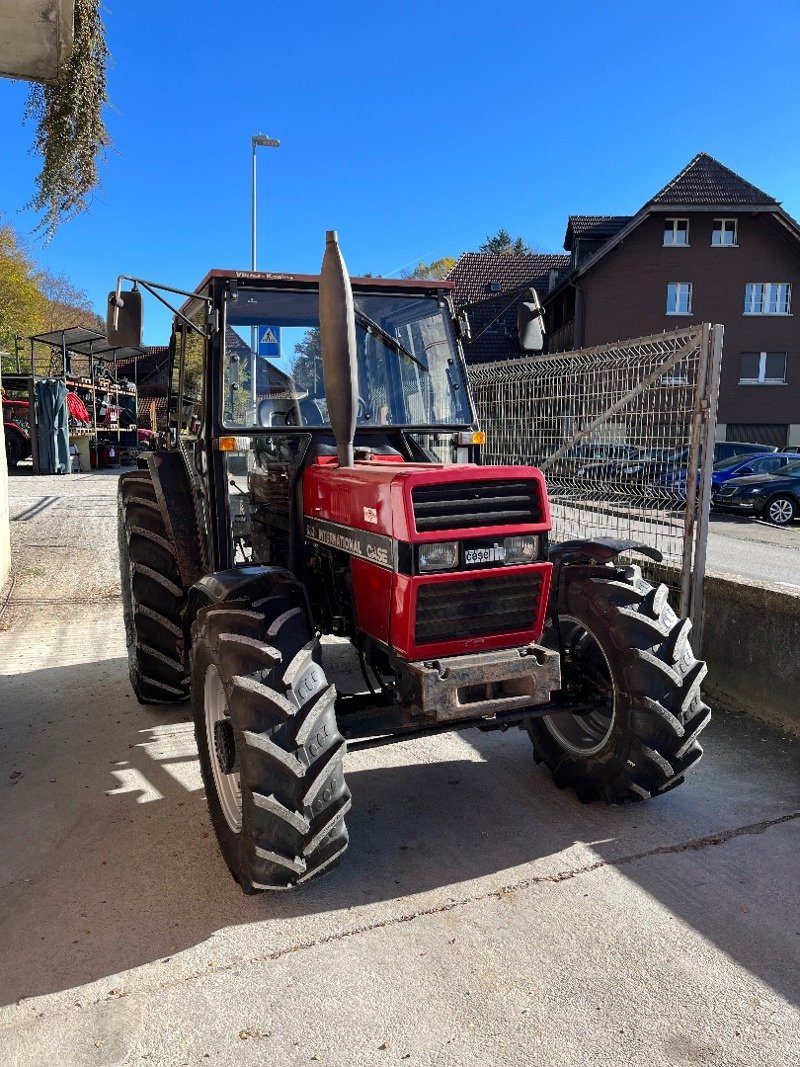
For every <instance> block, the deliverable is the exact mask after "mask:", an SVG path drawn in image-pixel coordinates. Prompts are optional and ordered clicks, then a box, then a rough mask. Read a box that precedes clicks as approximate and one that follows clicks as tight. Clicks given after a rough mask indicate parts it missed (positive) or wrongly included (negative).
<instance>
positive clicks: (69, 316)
mask: <svg viewBox="0 0 800 1067" xmlns="http://www.w3.org/2000/svg"><path fill="white" fill-rule="evenodd" d="M39 287H40V289H41V290H42V292H43V293H44V295H45V297H46V298H47V308H46V311H45V325H44V328H45V330H48V331H50V330H66V329H68V328H69V327H70V326H84V327H85V328H86V329H87V330H97V331H98V332H99V333H105V332H106V324H105V322H104V321H103V319H101V318H100V316H99V315H98V314H97V312H96V311H95V310H94V308H93V307H92V302H91V300H90V299H89V297H88V296H87V295H86V293H85V292H84V291H83V289H78V288H77V286H75V285H73V284H72V282H71V281H70V280H69V278H67V277H66V275H64V274H50V272H49V271H42V272H41V274H40V275H39Z"/></svg>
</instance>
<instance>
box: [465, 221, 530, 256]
mask: <svg viewBox="0 0 800 1067" xmlns="http://www.w3.org/2000/svg"><path fill="white" fill-rule="evenodd" d="M478 251H479V252H493V253H494V254H495V255H497V256H529V255H531V253H532V252H533V248H531V246H530V245H529V244H526V242H525V241H523V239H522V238H521V237H514V238H512V236H511V234H510V233H509V232H508V230H504V229H502V227H501V229H499V230H498V231H497V233H496V234H495V235H494V236H493V237H490V236H489V235H488V233H487V235H486V240H485V241H484V242H483V244H482V245H481V246H480V248H479V249H478Z"/></svg>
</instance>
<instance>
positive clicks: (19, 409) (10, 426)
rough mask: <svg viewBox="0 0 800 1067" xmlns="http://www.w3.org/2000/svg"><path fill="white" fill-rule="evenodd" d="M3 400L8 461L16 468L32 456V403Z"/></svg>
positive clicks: (7, 398)
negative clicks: (23, 460)
mask: <svg viewBox="0 0 800 1067" xmlns="http://www.w3.org/2000/svg"><path fill="white" fill-rule="evenodd" d="M2 400H3V433H4V434H5V438H6V461H7V463H8V465H9V467H16V465H17V464H18V463H19V461H20V460H22V459H27V458H28V456H29V455H30V454H31V426H30V407H31V405H30V403H29V402H28V401H27V400H11V399H10V398H9V397H7V396H4V397H3V398H2Z"/></svg>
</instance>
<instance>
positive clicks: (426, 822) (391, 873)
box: [0, 659, 797, 1004]
mask: <svg viewBox="0 0 800 1067" xmlns="http://www.w3.org/2000/svg"><path fill="white" fill-rule="evenodd" d="M0 694H1V695H2V700H0V707H2V711H1V712H0V726H1V727H2V735H0V736H2V740H3V742H4V744H3V746H2V747H0V792H2V794H3V797H2V800H3V808H2V810H3V819H2V824H0V855H2V856H3V871H2V876H0V884H2V888H3V894H4V908H3V910H2V916H0V1003H3V1004H7V1003H11V1002H15V1001H18V1000H19V999H20V998H23V997H24V998H29V997H34V996H40V995H43V994H48V993H54V992H57V991H61V990H66V989H73V990H76V992H77V999H78V1000H81V999H82V997H83V996H86V997H87V998H93V999H94V998H97V997H102V996H106V995H107V994H108V993H109V992H110V991H111V990H112V989H113V988H115V987H119V986H120V985H121V981H120V980H119V979H118V978H117V979H114V978H113V976H116V975H119V974H120V972H124V971H127V970H130V969H133V968H136V967H140V966H142V965H145V964H154V963H155V964H158V965H159V966H163V968H164V971H163V973H164V979H163V980H164V981H167V980H169V979H170V978H172V977H174V975H175V974H176V973H178V974H188V973H193V974H197V973H201V972H204V971H205V970H207V968H208V966H209V962H210V961H212V960H216V961H218V962H221V963H224V962H225V961H226V960H227V959H248V958H252V957H263V956H265V955H269V954H270V953H271V952H274V951H275V950H276V949H279V948H284V947H288V946H292V945H295V944H300V943H307V942H308V941H309V940H315V939H317V938H319V937H321V936H327V935H330V934H332V933H336V932H338V931H342V930H347V929H352V928H356V927H359V926H362V925H365V924H371V923H376V922H377V923H382V922H385V921H393V920H395V919H397V918H401V917H403V916H411V915H413V914H415V913H417V912H418V911H420V910H424V909H426V908H431V907H433V908H436V907H439V906H441V905H446V904H447V903H448V902H451V901H459V900H465V899H475V898H479V897H481V896H485V895H487V894H489V893H492V892H496V891H498V890H500V889H502V887H504V886H512V885H514V884H517V883H520V882H525V880H526V879H531V878H534V879H535V878H539V877H544V878H549V877H550V876H556V875H558V874H560V873H561V874H563V873H564V872H569V871H572V870H575V869H578V868H581V867H584V866H587V865H589V864H590V863H592V862H596V861H597V859H598V857H600V858H602V859H603V860H604V861H605V862H606V863H608V864H609V865H610V866H612V867H613V866H614V865H615V864H616V863H617V861H618V860H620V859H621V858H622V859H624V858H625V857H629V856H631V855H634V854H640V853H645V852H648V851H650V850H653V849H655V848H658V847H659V846H663V845H671V844H673V843H674V844H676V845H677V844H679V843H681V842H685V841H688V840H690V839H697V838H700V837H703V836H705V835H708V834H713V833H714V832H718V831H719V830H720V829H725V828H729V827H732V826H738V825H743V824H747V823H754V822H757V821H758V820H759V819H762V820H764V819H769V818H771V817H774V815H775V813H776V810H778V812H779V813H782V812H783V811H786V810H788V808H787V805H788V803H789V801H788V800H787V798H786V797H785V796H784V797H782V798H781V797H780V794H779V793H778V794H776V790H775V787H774V784H771V783H774V782H775V781H776V777H775V776H776V774H777V773H778V771H779V770H781V769H782V773H785V774H786V775H789V774H791V773H792V767H791V765H790V757H791V755H792V754H791V753H790V751H789V750H788V749H787V748H786V746H785V745H781V744H779V743H778V739H777V738H774V739H773V740H774V741H775V744H774V745H773V746H771V748H770V751H769V752H767V751H766V747H765V746H764V744H763V738H764V737H766V736H767V735H768V733H769V730H768V728H767V727H764V726H761V725H760V724H758V725H756V726H753V724H750V723H748V721H747V720H742V721H740V720H738V719H737V720H735V722H734V721H733V720H729V719H728V718H727V717H722V716H721V717H720V720H719V721H718V723H717V725H715V726H714V727H713V728H712V732H711V736H710V737H709V750H710V755H709V758H708V759H707V762H706V765H705V766H704V767H703V771H702V772H701V773H698V775H697V776H696V778H695V779H694V780H693V782H692V784H691V785H690V786H689V787H688V788H686V789H685V790H677V791H675V792H674V793H672V794H670V795H668V796H666V797H664V798H662V799H660V800H659V801H657V802H654V803H653V804H650V805H636V806H633V807H626V808H608V807H606V806H604V805H599V804H592V805H588V806H584V805H581V804H579V803H578V801H577V800H576V798H575V797H574V795H573V794H572V793H571V792H569V793H566V792H564V793H561V792H559V791H558V790H556V789H555V788H554V787H553V784H552V782H551V780H550V778H549V775H548V774H547V773H545V771H544V770H543V769H542V768H535V767H534V766H533V763H532V760H531V754H530V746H529V742H528V740H527V738H526V737H524V736H522V734H521V733H520V732H519V731H513V732H510V733H509V734H507V735H499V734H481V733H478V732H477V731H471V732H469V733H462V734H458V735H453V734H448V735H441V736H437V737H432V738H426V739H419V740H417V741H411V740H409V741H405V742H402V743H399V744H396V745H391V746H387V747H384V748H380V749H372V750H362V751H359V752H355V753H353V754H352V755H349V756H348V758H347V765H346V770H347V773H348V780H349V783H350V786H351V789H352V793H353V810H352V812H351V813H350V816H349V818H348V825H349V830H350V839H351V846H350V848H349V850H348V852H347V853H346V854H345V856H344V858H343V862H342V864H341V866H340V867H339V868H338V869H337V870H336V871H334V872H333V873H331V874H330V875H329V876H328V877H326V878H324V879H321V880H320V881H318V882H314V883H311V884H310V885H309V886H307V887H305V888H303V889H301V890H298V891H297V892H294V893H286V894H277V895H263V896H255V897H246V896H244V895H243V894H242V893H241V892H240V890H239V889H238V887H237V886H236V885H235V884H234V882H233V880H232V879H231V878H230V875H229V874H228V872H227V869H226V868H225V866H224V864H223V862H222V860H221V858H220V856H219V854H218V851H217V847H216V842H215V839H214V836H213V833H212V832H211V828H210V824H209V822H208V819H207V816H206V805H205V799H204V795H203V790H202V787H201V784H200V778H199V771H198V767H197V759H196V750H195V746H194V732H193V727H192V724H191V721H189V719H188V708H187V707H186V706H180V707H176V708H166V709H164V710H162V711H154V710H152V709H148V708H142V707H139V706H138V705H137V704H136V702H135V700H134V698H133V696H132V695H131V694H130V690H129V687H128V684H127V670H126V662H125V661H124V660H123V659H110V660H105V661H100V662H88V663H81V664H79V665H76V666H72V667H66V668H50V669H44V670H38V671H31V672H28V673H24V674H16V675H11V676H0ZM732 722H733V725H731V723H732ZM759 739H762V740H761V741H760V742H759ZM744 743H752V744H754V745H755V746H756V749H757V751H756V755H755V758H754V756H753V753H752V752H750V751H746V750H744V749H742V747H741V745H742V744H744ZM759 744H760V754H759V751H758V746H759ZM776 753H777V755H776ZM776 760H777V763H778V765H779V766H776ZM781 761H782V762H781ZM791 780H792V779H791V778H790V777H784V778H783V781H784V782H786V781H791ZM731 796H736V797H737V798H738V805H737V810H736V811H735V812H732V811H731V807H730V797H731ZM710 851H711V852H713V851H714V850H713V849H711V850H710ZM693 855H694V857H695V860H694V863H695V865H694V866H692V867H688V868H687V867H685V866H681V865H680V863H677V862H669V861H671V860H672V859H673V857H670V856H667V857H661V860H660V861H659V862H662V865H666V864H669V875H668V876H666V877H665V876H664V875H663V872H662V873H659V869H658V868H655V867H653V866H652V865H650V866H648V864H647V863H646V862H644V861H642V862H639V863H631V862H628V861H627V860H626V861H625V862H624V865H623V866H621V867H620V870H621V871H622V872H623V873H624V875H625V876H626V877H627V878H629V879H632V880H634V881H635V882H636V883H637V884H638V885H639V886H641V887H642V888H643V889H645V890H646V891H647V893H649V894H651V895H652V896H653V897H655V898H656V899H658V900H659V901H661V903H662V904H663V905H664V906H665V907H666V908H668V909H669V910H670V911H672V912H674V913H675V914H676V915H677V916H679V917H680V918H681V919H682V920H683V921H685V922H686V923H688V924H690V925H691V926H693V927H694V928H696V929H697V930H699V931H700V932H701V933H703V934H704V935H705V936H706V937H708V938H709V939H710V940H712V941H713V942H714V943H716V944H717V945H718V946H719V947H720V948H722V949H723V950H724V951H725V952H726V953H728V954H730V955H731V956H732V957H733V958H734V959H736V960H737V961H739V962H740V963H741V964H742V965H743V966H744V967H746V968H748V969H749V970H751V971H752V972H753V973H754V974H756V975H758V976H759V977H760V978H761V979H762V980H764V981H765V982H767V983H769V984H772V985H773V986H774V988H776V989H777V990H778V991H779V992H780V993H782V994H783V995H784V996H787V997H790V996H793V995H796V992H797V990H796V988H794V986H793V982H795V981H796V978H795V977H794V974H795V973H796V972H793V971H792V969H791V968H790V966H789V962H788V961H787V953H789V952H790V948H789V947H787V946H789V944H790V942H789V940H788V937H787V935H786V932H785V930H784V929H783V928H776V927H774V925H773V926H770V924H769V923H767V922H765V921H764V920H763V915H762V910H763V908H764V907H765V906H768V902H767V901H765V900H764V898H763V894H764V892H765V890H764V886H763V885H761V886H760V887H759V890H758V891H759V892H760V893H761V894H762V900H761V901H760V902H759V901H758V900H756V899H753V900H752V904H753V907H752V909H749V908H748V911H747V912H745V911H743V910H742V908H743V905H742V897H741V894H738V895H737V894H733V893H731V892H729V891H728V890H729V887H726V886H724V885H722V884H720V883H719V882H718V881H717V880H718V879H719V878H720V877H722V876H721V874H720V871H719V870H718V869H717V868H716V867H714V865H713V863H711V862H710V861H709V862H708V863H705V864H704V860H703V857H705V856H707V855H708V853H707V852H702V851H697V852H695V853H693ZM697 864H699V865H700V867H701V868H702V875H703V877H702V881H703V882H704V884H705V886H706V889H704V890H703V891H702V892H701V893H698V892H697V889H696V883H697V881H698V880H699V875H698V866H697ZM654 871H655V873H654ZM589 886H590V882H589V881H588V880H587V890H588V889H589ZM745 888H746V887H745ZM533 891H535V887H534V889H533ZM753 892H755V889H753ZM709 893H710V894H711V899H712V901H713V907H712V908H710V906H709ZM543 906H546V902H545V903H543ZM588 906H591V900H587V907H588ZM212 939H213V942H214V944H213V945H212V944H210V943H209V942H210V941H211V940H212ZM160 961H162V962H160ZM781 961H787V962H786V963H785V964H784V963H783V962H781ZM99 979H107V981H106V982H104V983H103V984H102V985H101V986H98V987H96V988H95V989H94V990H91V991H85V990H81V991H80V992H78V987H81V986H85V985H86V984H87V983H91V982H94V981H96V980H99Z"/></svg>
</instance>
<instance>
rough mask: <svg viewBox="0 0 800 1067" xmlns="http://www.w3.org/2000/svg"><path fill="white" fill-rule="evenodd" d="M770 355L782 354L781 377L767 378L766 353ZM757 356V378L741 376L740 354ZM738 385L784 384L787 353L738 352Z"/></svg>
mask: <svg viewBox="0 0 800 1067" xmlns="http://www.w3.org/2000/svg"><path fill="white" fill-rule="evenodd" d="M768 354H769V355H770V356H783V377H782V378H768V377H767V355H768ZM756 355H757V356H759V360H758V377H757V378H742V376H741V375H742V365H741V356H756ZM739 356H740V359H739V385H786V365H787V362H788V354H787V353H786V352H769V353H767V352H741V353H740V354H739Z"/></svg>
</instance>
